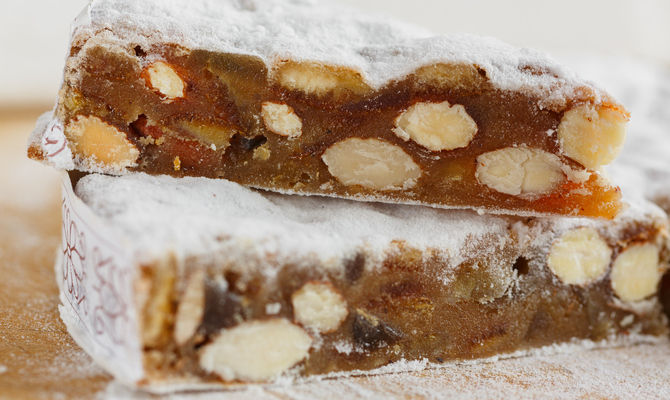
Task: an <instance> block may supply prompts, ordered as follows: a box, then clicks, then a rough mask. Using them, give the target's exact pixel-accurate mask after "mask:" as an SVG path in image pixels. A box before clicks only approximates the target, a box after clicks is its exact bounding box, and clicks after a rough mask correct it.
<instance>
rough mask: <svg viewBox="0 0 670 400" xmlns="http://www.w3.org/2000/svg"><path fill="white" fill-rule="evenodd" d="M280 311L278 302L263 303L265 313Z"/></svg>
mask: <svg viewBox="0 0 670 400" xmlns="http://www.w3.org/2000/svg"><path fill="white" fill-rule="evenodd" d="M279 311H281V304H280V303H270V304H266V305H265V313H266V314H267V315H277V314H279Z"/></svg>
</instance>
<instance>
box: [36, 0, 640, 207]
mask: <svg viewBox="0 0 670 400" xmlns="http://www.w3.org/2000/svg"><path fill="white" fill-rule="evenodd" d="M54 118H55V126H57V127H59V129H61V130H62V132H64V137H65V138H66V140H67V144H68V148H69V149H70V150H71V152H72V157H73V160H74V167H75V168H77V169H80V170H84V171H100V172H107V173H114V174H124V173H127V172H130V171H142V172H147V173H151V174H170V175H175V176H184V175H191V176H205V177H213V178H217V177H218V178H225V179H229V180H232V181H235V182H238V183H240V184H243V185H246V186H250V187H257V188H264V189H268V190H273V191H278V192H282V193H299V194H321V195H327V196H335V197H345V198H350V199H357V200H375V201H383V202H394V203H412V204H414V203H417V204H423V205H432V206H437V207H445V208H472V209H477V210H480V211H486V212H493V213H508V214H524V215H531V214H532V215H537V214H562V215H575V216H593V217H606V218H612V217H614V216H615V215H616V214H617V212H618V211H619V210H620V208H621V204H620V193H619V190H618V189H617V188H616V187H614V186H612V185H611V184H610V183H609V182H608V181H607V180H606V179H605V178H604V177H603V176H601V175H600V173H599V172H598V171H599V170H600V168H601V167H602V166H603V165H605V164H608V163H610V162H611V161H612V160H613V159H614V158H615V157H616V156H617V154H618V153H619V151H620V150H621V146H622V144H623V140H624V132H625V125H626V122H627V120H628V113H627V112H626V111H625V110H624V108H623V107H622V106H621V105H620V104H618V103H617V102H616V101H615V100H613V99H612V98H611V97H610V96H609V95H607V94H606V93H605V92H603V91H601V90H600V89H598V88H596V87H594V86H593V85H591V84H589V83H588V82H585V81H583V80H580V79H578V78H577V77H576V76H574V75H573V74H572V73H571V72H569V71H567V70H565V69H564V68H563V67H561V66H560V65H558V64H556V63H555V62H553V61H552V60H550V59H548V58H546V57H545V56H543V55H542V54H539V53H537V52H535V51H532V50H527V49H518V48H515V47H512V46H509V45H506V44H504V43H501V42H499V41H497V40H495V39H491V38H481V37H475V36H469V35H454V36H432V35H431V34H430V33H428V32H425V31H424V30H422V29H419V28H415V27H411V26H407V25H404V24H401V23H397V22H393V21H389V20H385V19H379V18H375V17H368V16H364V15H360V13H358V12H352V11H350V10H347V9H343V8H340V7H336V6H333V5H330V4H326V3H323V4H322V3H316V2H314V3H312V2H303V1H291V0H283V1H282V0H271V1H262V2H261V1H244V2H241V1H233V0H226V1H212V0H196V1H191V2H188V7H184V4H183V3H181V2H179V1H171V2H164V1H158V0H152V1H143V2H135V1H131V0H95V1H93V2H92V3H91V4H90V5H89V7H88V8H87V10H86V11H85V12H84V14H83V15H82V16H81V17H80V19H79V20H78V21H77V23H76V25H75V27H74V30H73V36H72V42H71V50H70V54H69V56H68V59H67V64H66V69H65V78H64V83H63V87H62V90H61V92H60V96H59V102H58V106H57V108H56V110H55V116H54ZM46 136H47V134H43V135H42V137H36V138H35V140H34V141H33V142H32V144H31V147H30V150H29V154H30V155H31V157H33V158H36V159H43V160H47V161H49V162H51V163H52V164H55V165H58V166H61V167H62V166H68V167H70V166H71V162H63V161H62V160H55V159H53V158H51V157H49V151H48V149H46V148H45V146H46V145H47V143H46V140H45V137H46ZM107 143H115V146H114V147H113V148H112V147H106V146H103V144H107ZM61 158H62V157H61ZM510 166H511V168H510Z"/></svg>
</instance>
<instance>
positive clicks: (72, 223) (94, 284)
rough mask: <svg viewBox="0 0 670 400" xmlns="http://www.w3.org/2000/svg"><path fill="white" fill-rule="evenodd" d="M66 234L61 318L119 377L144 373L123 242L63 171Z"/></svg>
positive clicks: (130, 379) (60, 270) (59, 264)
mask: <svg viewBox="0 0 670 400" xmlns="http://www.w3.org/2000/svg"><path fill="white" fill-rule="evenodd" d="M62 186H63V203H62V207H63V233H62V234H63V237H62V243H61V249H60V250H61V251H59V257H58V259H57V261H56V278H57V280H58V286H59V289H60V301H61V305H60V307H59V310H60V315H61V318H62V319H63V322H64V323H65V325H66V326H67V329H68V332H69V333H70V335H72V337H73V338H74V339H75V341H76V342H77V344H79V345H80V346H81V347H82V348H83V349H84V350H86V352H88V354H90V355H91V357H93V359H94V360H95V361H96V362H97V363H98V364H100V365H101V366H102V367H103V368H105V369H106V370H107V371H108V372H109V373H111V374H112V375H114V377H115V378H117V379H119V380H120V381H122V382H124V383H126V384H130V385H135V384H137V383H138V382H139V381H140V380H141V379H142V378H143V377H144V370H143V366H142V347H141V345H140V341H139V338H140V335H139V328H138V320H137V318H138V317H137V316H138V313H137V310H136V304H135V301H134V300H135V295H134V292H133V283H134V280H135V277H136V273H137V268H135V264H134V262H133V261H132V259H131V258H130V256H129V254H128V252H127V250H126V249H124V248H123V247H121V246H120V243H123V240H122V239H121V238H118V237H117V235H115V233H114V232H111V231H110V230H109V229H107V228H106V227H105V225H104V224H102V223H101V222H100V220H99V218H98V217H97V216H96V215H95V214H93V213H92V212H91V210H90V209H89V208H88V206H86V204H84V202H82V201H81V200H80V199H79V198H78V197H77V196H76V195H75V194H74V191H73V189H72V183H71V181H70V177H69V176H68V174H66V173H63V179H62Z"/></svg>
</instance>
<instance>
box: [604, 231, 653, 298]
mask: <svg viewBox="0 0 670 400" xmlns="http://www.w3.org/2000/svg"><path fill="white" fill-rule="evenodd" d="M658 252H659V250H658V247H656V246H655V245H653V244H641V245H640V244H638V245H632V246H630V247H628V248H627V249H626V250H624V251H622V252H621V253H620V254H619V255H618V256H617V258H616V260H614V265H613V266H612V274H611V275H610V279H611V281H612V289H614V293H615V294H616V295H617V297H619V298H620V299H621V300H623V301H639V300H644V299H645V298H647V297H649V296H651V295H653V294H654V293H656V290H657V288H658V282H659V281H660V280H661V275H662V272H663V271H662V268H661V266H660V264H659V255H658Z"/></svg>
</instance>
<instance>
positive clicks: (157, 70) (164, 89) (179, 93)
mask: <svg viewBox="0 0 670 400" xmlns="http://www.w3.org/2000/svg"><path fill="white" fill-rule="evenodd" d="M142 75H143V76H144V80H145V81H146V82H147V85H149V87H150V88H152V89H153V90H155V91H156V92H158V93H159V94H161V95H162V96H163V97H165V99H166V100H169V101H170V100H174V99H177V98H181V97H184V89H186V84H185V83H184V81H183V80H182V79H181V77H180V76H179V74H177V71H175V70H174V68H172V67H171V66H170V65H169V64H168V63H165V62H163V61H156V62H155V63H153V64H151V65H149V66H148V67H147V68H146V69H145V70H144V72H143V73H142Z"/></svg>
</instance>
